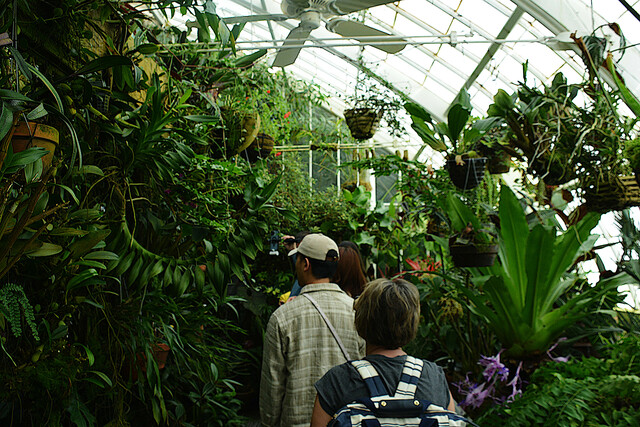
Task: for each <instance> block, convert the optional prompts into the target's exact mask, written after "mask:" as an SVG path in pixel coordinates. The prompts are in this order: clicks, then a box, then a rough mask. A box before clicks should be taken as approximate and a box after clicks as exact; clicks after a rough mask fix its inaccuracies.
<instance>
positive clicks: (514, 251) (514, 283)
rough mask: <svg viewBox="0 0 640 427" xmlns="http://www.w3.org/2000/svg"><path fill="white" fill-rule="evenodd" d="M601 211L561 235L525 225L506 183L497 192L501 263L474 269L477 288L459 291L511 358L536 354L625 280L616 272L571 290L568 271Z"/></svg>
mask: <svg viewBox="0 0 640 427" xmlns="http://www.w3.org/2000/svg"><path fill="white" fill-rule="evenodd" d="M598 220H599V215H597V214H588V215H587V216H585V217H584V218H583V219H582V221H580V222H579V223H578V224H576V225H574V226H571V227H570V228H569V229H568V230H566V231H565V232H563V233H558V230H557V229H556V228H555V227H553V226H548V225H544V224H540V223H538V224H535V225H534V226H533V227H531V228H530V227H529V225H528V224H527V220H526V217H525V213H524V210H523V208H522V206H521V205H520V203H519V202H518V200H517V198H516V197H515V195H514V194H513V192H512V191H511V190H510V189H509V188H508V187H506V186H504V187H502V191H501V195H500V224H501V228H500V235H499V243H500V249H499V252H498V257H499V260H500V262H499V263H495V264H494V265H493V266H492V267H489V268H481V269H477V270H473V275H474V276H475V282H476V285H477V286H478V290H479V292H475V291H474V290H472V289H467V288H462V289H461V290H462V291H463V292H464V293H465V295H466V296H467V297H468V298H469V299H470V300H471V302H472V304H471V305H470V309H471V310H473V312H474V313H476V314H478V315H479V316H481V317H482V318H483V319H484V320H485V321H486V322H487V324H488V326H489V327H490V328H491V329H492V330H493V331H494V332H495V334H496V336H497V337H498V339H499V340H500V342H501V343H502V345H503V346H504V347H505V348H506V349H507V353H508V354H509V355H511V356H514V357H524V356H530V355H539V354H541V353H543V352H544V351H546V350H547V349H548V348H549V346H550V345H551V343H552V342H553V341H554V340H555V339H557V338H558V337H559V336H560V335H561V334H562V333H563V331H564V330H565V329H566V328H568V327H569V326H571V325H573V324H575V323H576V322H577V321H578V320H580V319H582V318H584V317H585V316H588V315H589V313H591V312H593V311H594V310H596V309H597V304H598V301H599V300H600V298H601V296H602V295H603V294H605V293H606V292H607V291H608V290H609V289H614V288H615V287H617V286H618V285H619V284H622V283H623V282H624V277H623V276H622V275H621V276H615V277H613V278H610V279H607V280H602V281H600V282H599V283H598V284H597V285H596V286H594V287H587V288H586V289H581V290H580V291H579V292H576V291H577V290H576V289H575V288H574V286H575V283H576V280H577V277H576V275H575V274H568V273H569V272H570V271H571V270H572V268H573V266H574V263H575V262H576V260H577V259H578V257H579V256H580V255H582V254H584V253H585V252H587V251H588V250H590V249H591V247H592V246H593V244H594V243H595V240H596V239H597V236H593V235H591V234H590V233H591V230H592V229H593V227H595V225H596V224H597V223H598Z"/></svg>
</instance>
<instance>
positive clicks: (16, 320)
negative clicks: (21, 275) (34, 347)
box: [0, 283, 40, 341]
mask: <svg viewBox="0 0 640 427" xmlns="http://www.w3.org/2000/svg"><path fill="white" fill-rule="evenodd" d="M0 314H2V315H3V316H4V318H5V319H6V320H7V321H8V322H9V325H10V326H11V332H12V333H13V336H14V337H16V338H19V337H20V336H22V315H24V323H25V324H26V325H27V326H28V327H29V330H30V332H31V336H32V337H33V338H34V339H35V340H36V341H39V340H40V337H39V336H38V331H37V328H36V322H35V320H36V319H35V316H34V315H33V307H32V306H31V304H30V303H29V299H27V296H26V295H25V293H24V289H22V287H21V286H19V285H16V284H15V283H7V284H5V285H4V286H3V287H2V289H0ZM0 323H4V322H0Z"/></svg>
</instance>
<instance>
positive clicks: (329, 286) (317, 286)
mask: <svg viewBox="0 0 640 427" xmlns="http://www.w3.org/2000/svg"><path fill="white" fill-rule="evenodd" d="M317 291H333V292H344V291H343V290H342V289H340V286H338V285H336V284H335V283H310V284H308V285H304V286H303V287H302V290H301V291H300V293H301V294H304V293H306V292H317Z"/></svg>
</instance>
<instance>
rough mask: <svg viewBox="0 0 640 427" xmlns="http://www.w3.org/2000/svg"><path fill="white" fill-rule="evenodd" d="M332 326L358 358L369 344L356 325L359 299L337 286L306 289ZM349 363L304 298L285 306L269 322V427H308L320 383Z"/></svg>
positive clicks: (263, 390) (264, 389)
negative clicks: (326, 376) (323, 377)
mask: <svg viewBox="0 0 640 427" xmlns="http://www.w3.org/2000/svg"><path fill="white" fill-rule="evenodd" d="M304 293H309V295H311V296H312V297H313V299H314V300H316V302H317V303H318V305H319V306H320V308H322V311H324V313H325V315H326V316H327V317H328V318H329V320H330V321H331V323H332V325H333V327H334V328H335V330H336V331H337V333H338V335H339V336H340V339H341V340H342V343H343V344H344V346H345V348H346V350H347V352H348V353H349V356H350V357H351V358H352V359H360V358H362V357H363V356H364V351H365V342H364V340H363V339H362V338H360V337H359V336H358V334H357V333H356V330H355V325H354V311H353V299H352V298H351V297H349V296H348V295H347V294H346V293H344V292H343V291H342V290H341V289H340V287H339V286H338V285H336V284H334V283H315V284H309V285H306V286H304V287H303V288H302V292H301V294H304ZM344 362H345V359H344V356H343V355H342V352H341V351H340V347H339V346H338V344H337V343H336V340H335V338H334V337H333V335H332V334H331V331H330V330H329V328H328V327H327V324H326V323H325V322H324V320H323V319H322V317H321V316H320V313H318V311H317V310H316V309H315V307H314V306H313V305H312V304H311V302H310V301H309V300H307V299H306V298H303V297H297V298H296V299H294V300H292V301H290V302H288V303H286V304H284V305H283V306H282V307H280V308H278V309H277V310H276V311H275V312H274V313H273V314H272V315H271V318H270V319H269V324H268V325H267V331H266V333H265V337H264V354H263V359H262V379H261V381H260V417H261V419H262V425H263V426H267V427H297V426H305V427H308V426H309V424H310V422H311V412H312V411H313V403H314V401H315V397H316V391H315V388H314V386H313V385H314V383H315V382H316V381H318V380H319V379H320V378H321V377H322V376H323V375H324V374H325V373H326V372H327V371H328V370H329V369H331V368H332V367H334V366H336V365H339V364H341V363H344Z"/></svg>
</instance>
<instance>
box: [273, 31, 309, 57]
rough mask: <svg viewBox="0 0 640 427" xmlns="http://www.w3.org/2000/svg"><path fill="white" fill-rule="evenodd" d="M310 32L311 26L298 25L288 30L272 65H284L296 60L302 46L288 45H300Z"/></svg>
mask: <svg viewBox="0 0 640 427" xmlns="http://www.w3.org/2000/svg"><path fill="white" fill-rule="evenodd" d="M309 34H311V28H305V27H301V26H298V27H296V28H294V29H293V30H291V31H290V32H289V35H288V36H287V39H286V40H285V41H284V43H282V46H280V49H279V50H278V54H277V55H276V59H275V60H274V61H273V64H271V66H272V67H286V66H287V65H291V64H293V63H294V62H295V61H296V58H297V57H298V55H299V54H300V50H301V49H302V47H290V48H288V47H287V46H291V45H302V44H304V42H305V41H307V38H308V37H309Z"/></svg>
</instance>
